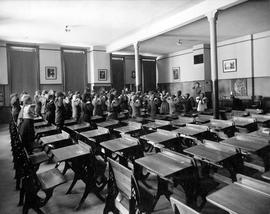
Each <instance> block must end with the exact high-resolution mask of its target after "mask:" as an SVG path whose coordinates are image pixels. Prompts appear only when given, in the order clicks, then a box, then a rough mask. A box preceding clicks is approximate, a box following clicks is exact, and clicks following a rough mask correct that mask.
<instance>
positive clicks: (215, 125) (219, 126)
mask: <svg viewBox="0 0 270 214" xmlns="http://www.w3.org/2000/svg"><path fill="white" fill-rule="evenodd" d="M203 125H204V126H208V127H209V129H214V130H218V131H221V130H223V129H227V128H232V127H233V124H228V123H227V122H223V121H222V120H220V121H210V122H208V123H204V124H203Z"/></svg>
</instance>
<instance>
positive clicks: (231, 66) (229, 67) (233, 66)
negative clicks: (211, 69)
mask: <svg viewBox="0 0 270 214" xmlns="http://www.w3.org/2000/svg"><path fill="white" fill-rule="evenodd" d="M222 63H223V73H227V72H235V71H237V61H236V59H226V60H223V62H222Z"/></svg>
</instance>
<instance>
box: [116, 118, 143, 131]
mask: <svg viewBox="0 0 270 214" xmlns="http://www.w3.org/2000/svg"><path fill="white" fill-rule="evenodd" d="M124 122H125V121H124ZM141 129H142V124H141V123H136V122H131V121H127V126H122V127H118V128H114V129H113V130H114V131H117V132H119V133H123V134H128V133H131V132H138V131H140V130H141Z"/></svg>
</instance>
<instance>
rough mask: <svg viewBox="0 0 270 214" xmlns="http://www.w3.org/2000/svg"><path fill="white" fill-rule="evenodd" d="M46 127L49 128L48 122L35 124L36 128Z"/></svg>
mask: <svg viewBox="0 0 270 214" xmlns="http://www.w3.org/2000/svg"><path fill="white" fill-rule="evenodd" d="M44 126H49V124H48V121H40V122H36V123H34V127H35V128H37V127H44Z"/></svg>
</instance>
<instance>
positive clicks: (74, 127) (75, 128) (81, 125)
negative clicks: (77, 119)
mask: <svg viewBox="0 0 270 214" xmlns="http://www.w3.org/2000/svg"><path fill="white" fill-rule="evenodd" d="M67 128H68V129H70V130H73V131H78V130H81V129H86V128H90V124H89V123H79V124H74V125H70V126H67Z"/></svg>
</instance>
